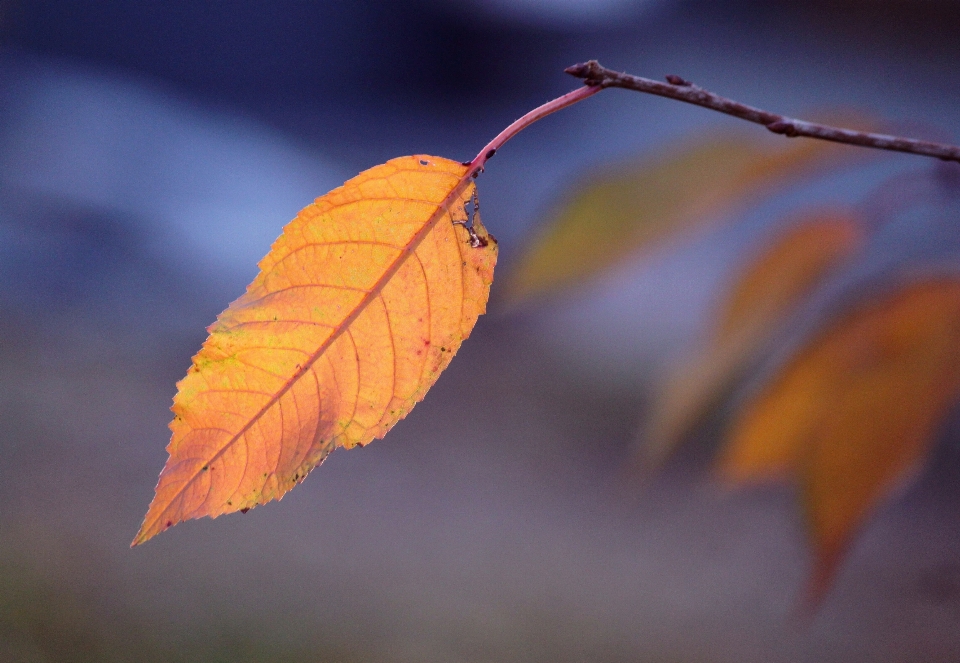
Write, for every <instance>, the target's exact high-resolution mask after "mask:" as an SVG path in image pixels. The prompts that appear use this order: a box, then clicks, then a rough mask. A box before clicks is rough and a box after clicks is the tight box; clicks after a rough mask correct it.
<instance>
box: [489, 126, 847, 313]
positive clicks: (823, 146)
mask: <svg viewBox="0 0 960 663" xmlns="http://www.w3.org/2000/svg"><path fill="white" fill-rule="evenodd" d="M772 145H774V146H775V147H772ZM849 155H850V152H849V150H847V151H844V150H843V149H842V148H839V147H838V146H836V145H832V144H830V143H825V142H823V141H814V140H810V141H795V142H790V143H787V142H784V141H779V140H769V141H764V142H760V141H758V140H756V139H755V138H752V137H751V136H749V135H740V134H722V135H719V136H711V137H708V138H701V139H700V140H698V141H695V142H693V143H691V144H688V145H687V146H686V147H684V148H681V149H676V150H671V151H669V152H667V153H665V154H660V155H657V156H656V157H654V158H653V159H650V160H647V161H645V162H644V163H642V164H640V165H639V166H634V167H629V168H623V169H619V170H616V171H612V172H609V173H607V174H606V175H605V176H602V177H600V178H598V179H596V180H595V181H593V182H591V183H589V184H587V185H586V186H584V187H582V188H581V189H580V190H579V191H578V192H577V193H575V194H574V195H573V196H572V197H571V198H570V199H569V200H568V201H567V202H566V203H565V204H564V205H563V206H562V207H561V208H560V209H559V210H558V211H557V212H556V213H555V214H553V215H552V216H550V217H549V218H548V219H547V221H546V223H545V224H544V226H543V230H542V232H541V233H540V234H539V235H538V236H537V237H535V239H534V241H533V242H532V243H531V245H530V246H529V248H528V249H527V250H526V251H525V252H524V253H523V255H522V256H521V258H520V261H519V263H518V264H517V267H516V268H515V269H514V270H513V272H512V274H511V276H510V277H509V279H508V281H507V285H506V292H507V297H508V299H509V300H510V301H512V302H514V303H516V302H520V301H524V300H527V299H529V298H532V297H535V296H539V295H543V294H545V293H550V292H554V291H556V290H559V289H562V288H565V287H568V286H571V285H575V284H578V283H581V282H582V281H583V280H584V279H587V278H589V277H592V276H594V275H595V274H597V273H599V272H601V271H602V270H604V269H606V268H607V267H609V266H612V265H615V264H617V263H619V262H620V261H621V260H622V259H623V258H625V257H627V256H631V255H634V254H636V253H637V252H638V251H639V250H641V249H644V248H647V247H649V246H650V245H651V244H653V243H655V242H658V241H661V240H663V239H665V238H667V237H669V236H672V235H675V234H678V233H681V232H683V231H686V230H691V229H693V228H702V227H705V226H706V225H707V224H708V223H709V222H711V221H717V220H719V219H721V218H722V217H723V216H724V215H728V214H729V213H730V212H732V211H734V210H736V209H737V208H739V207H740V206H741V205H744V204H745V203H748V202H751V201H754V200H756V199H757V198H758V197H760V196H762V195H765V194H768V193H770V192H771V191H772V190H773V189H774V188H776V187H777V186H779V185H782V184H784V183H785V182H786V181H787V180H789V179H790V178H796V177H798V176H801V175H805V174H808V173H810V172H812V171H813V170H814V169H815V168H816V167H818V166H825V165H827V164H831V163H835V162H836V161H838V160H839V159H841V158H850V157H849Z"/></svg>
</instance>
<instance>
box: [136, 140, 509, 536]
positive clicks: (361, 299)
mask: <svg viewBox="0 0 960 663" xmlns="http://www.w3.org/2000/svg"><path fill="white" fill-rule="evenodd" d="M474 196H475V185H474V183H473V181H472V180H471V179H470V177H469V172H468V168H467V167H466V166H464V165H462V164H459V163H456V162H453V161H449V160H447V159H439V158H436V157H423V156H411V157H401V158H399V159H394V160H391V161H389V162H387V163H386V164H382V165H381V166H376V167H374V168H371V169H370V170H368V171H365V172H364V173H361V174H360V175H358V176H357V177H355V178H353V179H352V180H350V181H349V182H347V183H345V184H344V186H342V187H340V188H338V189H335V190H334V191H332V192H330V193H328V194H326V195H325V196H322V197H321V198H318V199H317V201H315V202H314V203H313V204H312V205H309V206H307V207H306V208H304V210H302V211H301V212H300V214H298V216H297V217H296V218H295V219H294V220H293V221H292V222H291V223H290V224H288V226H287V227H286V228H284V232H283V234H282V235H281V236H280V238H279V239H278V240H277V241H276V242H275V243H274V246H273V247H272V248H271V250H270V252H269V253H268V254H267V256H266V257H265V258H264V259H263V260H262V261H261V263H260V268H261V271H260V274H259V275H258V276H257V278H256V279H255V280H254V281H253V283H251V284H250V286H249V287H248V288H247V292H246V293H245V294H244V295H243V296H241V297H240V298H239V299H238V300H236V301H235V302H233V303H232V304H231V305H230V306H229V307H228V308H227V309H226V310H225V311H224V312H223V313H222V314H221V315H220V316H219V317H218V319H217V321H216V322H215V323H214V324H213V325H211V326H210V328H209V331H210V337H209V338H208V339H207V341H206V342H205V343H204V345H203V347H202V348H201V350H200V352H199V353H198V354H197V355H196V357H194V361H193V365H192V366H191V369H190V370H189V371H188V373H187V376H186V377H185V378H184V379H183V380H181V382H180V383H178V385H177V386H178V393H177V396H176V397H175V399H174V406H173V408H172V409H173V411H174V415H175V416H174V420H173V422H171V429H172V432H173V435H172V437H171V442H170V445H169V446H168V448H167V450H168V452H169V453H170V458H169V459H168V461H167V465H166V466H165V468H164V470H163V472H162V473H161V475H160V480H159V482H158V485H157V491H156V496H155V498H154V500H153V502H152V503H151V505H150V508H149V510H148V512H147V516H146V518H145V519H144V524H143V526H142V527H141V530H140V532H138V534H137V536H136V538H135V539H134V542H133V545H137V544H140V543H143V542H144V541H146V540H147V539H149V538H151V537H152V536H154V535H156V534H157V533H159V532H160V531H163V530H164V529H167V528H168V527H171V526H173V525H174V524H176V523H177V522H181V521H182V520H186V519H190V518H197V517H201V516H205V515H209V516H212V517H216V516H217V515H221V514H223V513H229V512H233V511H238V510H245V509H249V508H252V507H253V506H256V505H258V504H262V503H263V502H266V501H269V500H271V499H279V498H280V497H282V495H283V494H284V493H285V492H287V491H288V490H289V489H290V488H291V487H292V486H293V485H295V484H296V483H297V482H299V481H300V480H302V479H303V477H304V476H305V475H306V473H307V472H309V471H310V470H311V469H313V467H315V466H316V465H318V464H319V463H320V462H321V461H322V460H323V458H325V457H326V455H327V454H329V452H330V451H332V450H333V449H334V448H336V447H338V446H344V447H347V448H349V447H353V446H356V445H357V444H361V445H362V444H366V443H368V442H369V441H371V440H372V439H374V438H376V437H382V436H383V435H384V434H385V433H386V432H387V430H389V428H390V427H392V426H393V425H394V424H395V423H396V422H397V421H398V420H399V419H401V418H402V417H403V416H405V415H406V414H407V412H409V410H410V409H411V408H412V407H413V405H415V404H416V403H417V402H418V401H419V400H420V399H421V398H422V397H423V395H424V394H425V393H426V391H427V389H429V387H430V386H431V385H432V384H433V382H434V381H435V380H436V379H437V377H438V376H439V373H440V372H441V371H442V370H443V369H444V368H445V367H446V366H447V364H449V362H450V359H451V358H452V356H453V354H454V353H455V352H456V350H457V349H458V348H459V345H460V343H461V342H462V341H463V339H464V338H466V337H467V336H468V335H469V333H470V331H471V329H472V328H473V325H474V323H475V322H476V319H477V317H478V316H479V315H480V314H481V313H483V311H484V310H485V307H486V299H487V294H488V292H489V287H490V283H491V282H492V279H493V268H494V266H495V264H496V254H497V250H496V242H495V241H489V240H487V238H488V235H487V233H486V231H485V229H484V228H483V225H482V223H481V222H480V219H479V214H477V213H476V212H474V215H473V224H474V232H475V233H477V235H478V236H480V237H481V238H483V239H484V241H485V242H486V243H485V244H483V245H482V246H478V247H473V246H471V244H470V240H471V237H470V235H469V232H468V231H467V230H466V229H465V228H464V227H463V226H461V225H456V224H455V223H454V221H458V222H459V221H467V219H468V216H469V214H468V212H467V209H466V206H467V205H468V204H469V203H470V201H471V199H472V198H473V197H474ZM425 311H426V315H425V314H424V312H425ZM251 468H253V470H251ZM264 470H266V471H264Z"/></svg>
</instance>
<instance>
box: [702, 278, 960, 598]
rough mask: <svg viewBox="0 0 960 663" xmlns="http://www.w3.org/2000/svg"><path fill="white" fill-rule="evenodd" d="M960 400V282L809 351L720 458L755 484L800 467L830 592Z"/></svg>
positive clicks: (919, 292) (855, 321) (858, 315)
mask: <svg viewBox="0 0 960 663" xmlns="http://www.w3.org/2000/svg"><path fill="white" fill-rule="evenodd" d="M958 397H960V281H958V280H956V279H948V278H941V279H934V280H928V281H924V282H918V283H913V284H910V285H907V286H904V287H902V288H901V289H900V290H898V291H897V292H895V293H893V294H888V295H887V296H885V297H883V298H882V299H879V300H875V301H873V302H871V303H869V304H868V305H866V306H864V307H862V308H860V309H858V310H855V311H853V312H851V313H850V314H848V315H846V316H845V317H844V318H843V319H841V320H840V321H839V322H837V324H835V325H834V326H833V327H831V328H830V329H828V330H827V331H826V332H825V333H824V334H823V335H822V336H821V337H820V338H819V339H817V340H815V341H813V342H812V343H811V344H810V345H809V346H807V347H806V348H804V349H803V350H802V351H801V352H800V353H799V354H798V355H797V356H796V357H795V358H794V359H793V361H792V362H791V363H790V364H789V365H788V366H787V367H786V368H785V369H784V370H783V372H782V373H781V374H780V376H779V377H778V378H777V379H776V380H775V381H774V382H773V383H772V384H770V385H769V386H768V387H767V388H766V389H765V390H764V391H763V392H762V393H761V394H760V395H759V396H758V397H757V398H756V399H755V400H754V401H753V402H752V403H750V404H749V405H748V406H747V407H746V408H745V409H744V410H743V411H742V412H741V413H740V415H739V416H738V418H737V420H736V421H735V422H734V423H733V424H732V426H731V430H730V434H729V441H728V443H727V447H726V449H725V452H724V454H723V457H722V459H721V462H720V469H721V472H722V473H723V474H724V475H725V476H726V477H728V478H730V479H734V480H738V481H744V480H750V479H756V478H762V477H767V476H770V475H771V474H783V473H785V472H791V473H793V474H794V475H795V476H796V478H797V479H798V481H799V482H800V486H801V493H802V499H803V506H804V509H805V512H806V516H807V522H808V524H809V527H810V536H811V538H812V540H813V544H814V548H815V553H816V560H817V561H816V570H815V573H814V575H813V579H812V583H811V597H812V598H814V599H817V598H819V597H820V596H822V594H823V592H824V591H825V589H826V588H827V586H828V584H829V582H830V579H831V578H832V576H833V573H834V571H835V569H836V567H837V564H838V562H839V560H840V558H841V556H842V554H843V552H844V550H845V548H846V546H847V543H848V542H849V540H850V538H851V536H852V534H853V533H854V532H855V530H856V529H857V527H858V526H859V525H860V524H861V522H862V521H863V519H864V518H865V517H866V516H867V514H868V513H869V512H870V511H871V510H872V509H873V508H874V507H875V506H876V505H877V504H878V503H879V502H880V501H882V500H883V499H884V498H886V497H887V496H888V495H889V494H890V493H891V491H893V490H894V489H895V488H896V487H897V486H899V485H900V484H902V483H903V482H904V481H905V480H906V479H907V478H908V477H909V476H911V473H912V472H913V471H914V470H916V468H917V467H918V466H919V465H920V463H921V461H922V460H923V459H924V458H925V456H926V455H927V453H928V452H929V449H930V447H931V444H932V442H933V440H934V436H935V433H936V429H937V426H938V424H939V423H940V422H941V420H942V419H943V418H944V416H945V415H946V413H947V411H948V409H949V408H950V406H951V405H952V404H953V403H954V402H955V401H956V400H957V398H958Z"/></svg>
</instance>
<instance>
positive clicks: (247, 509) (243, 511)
mask: <svg viewBox="0 0 960 663" xmlns="http://www.w3.org/2000/svg"><path fill="white" fill-rule="evenodd" d="M249 510H250V507H244V508H243V509H240V513H246V512H247V511H249Z"/></svg>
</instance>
